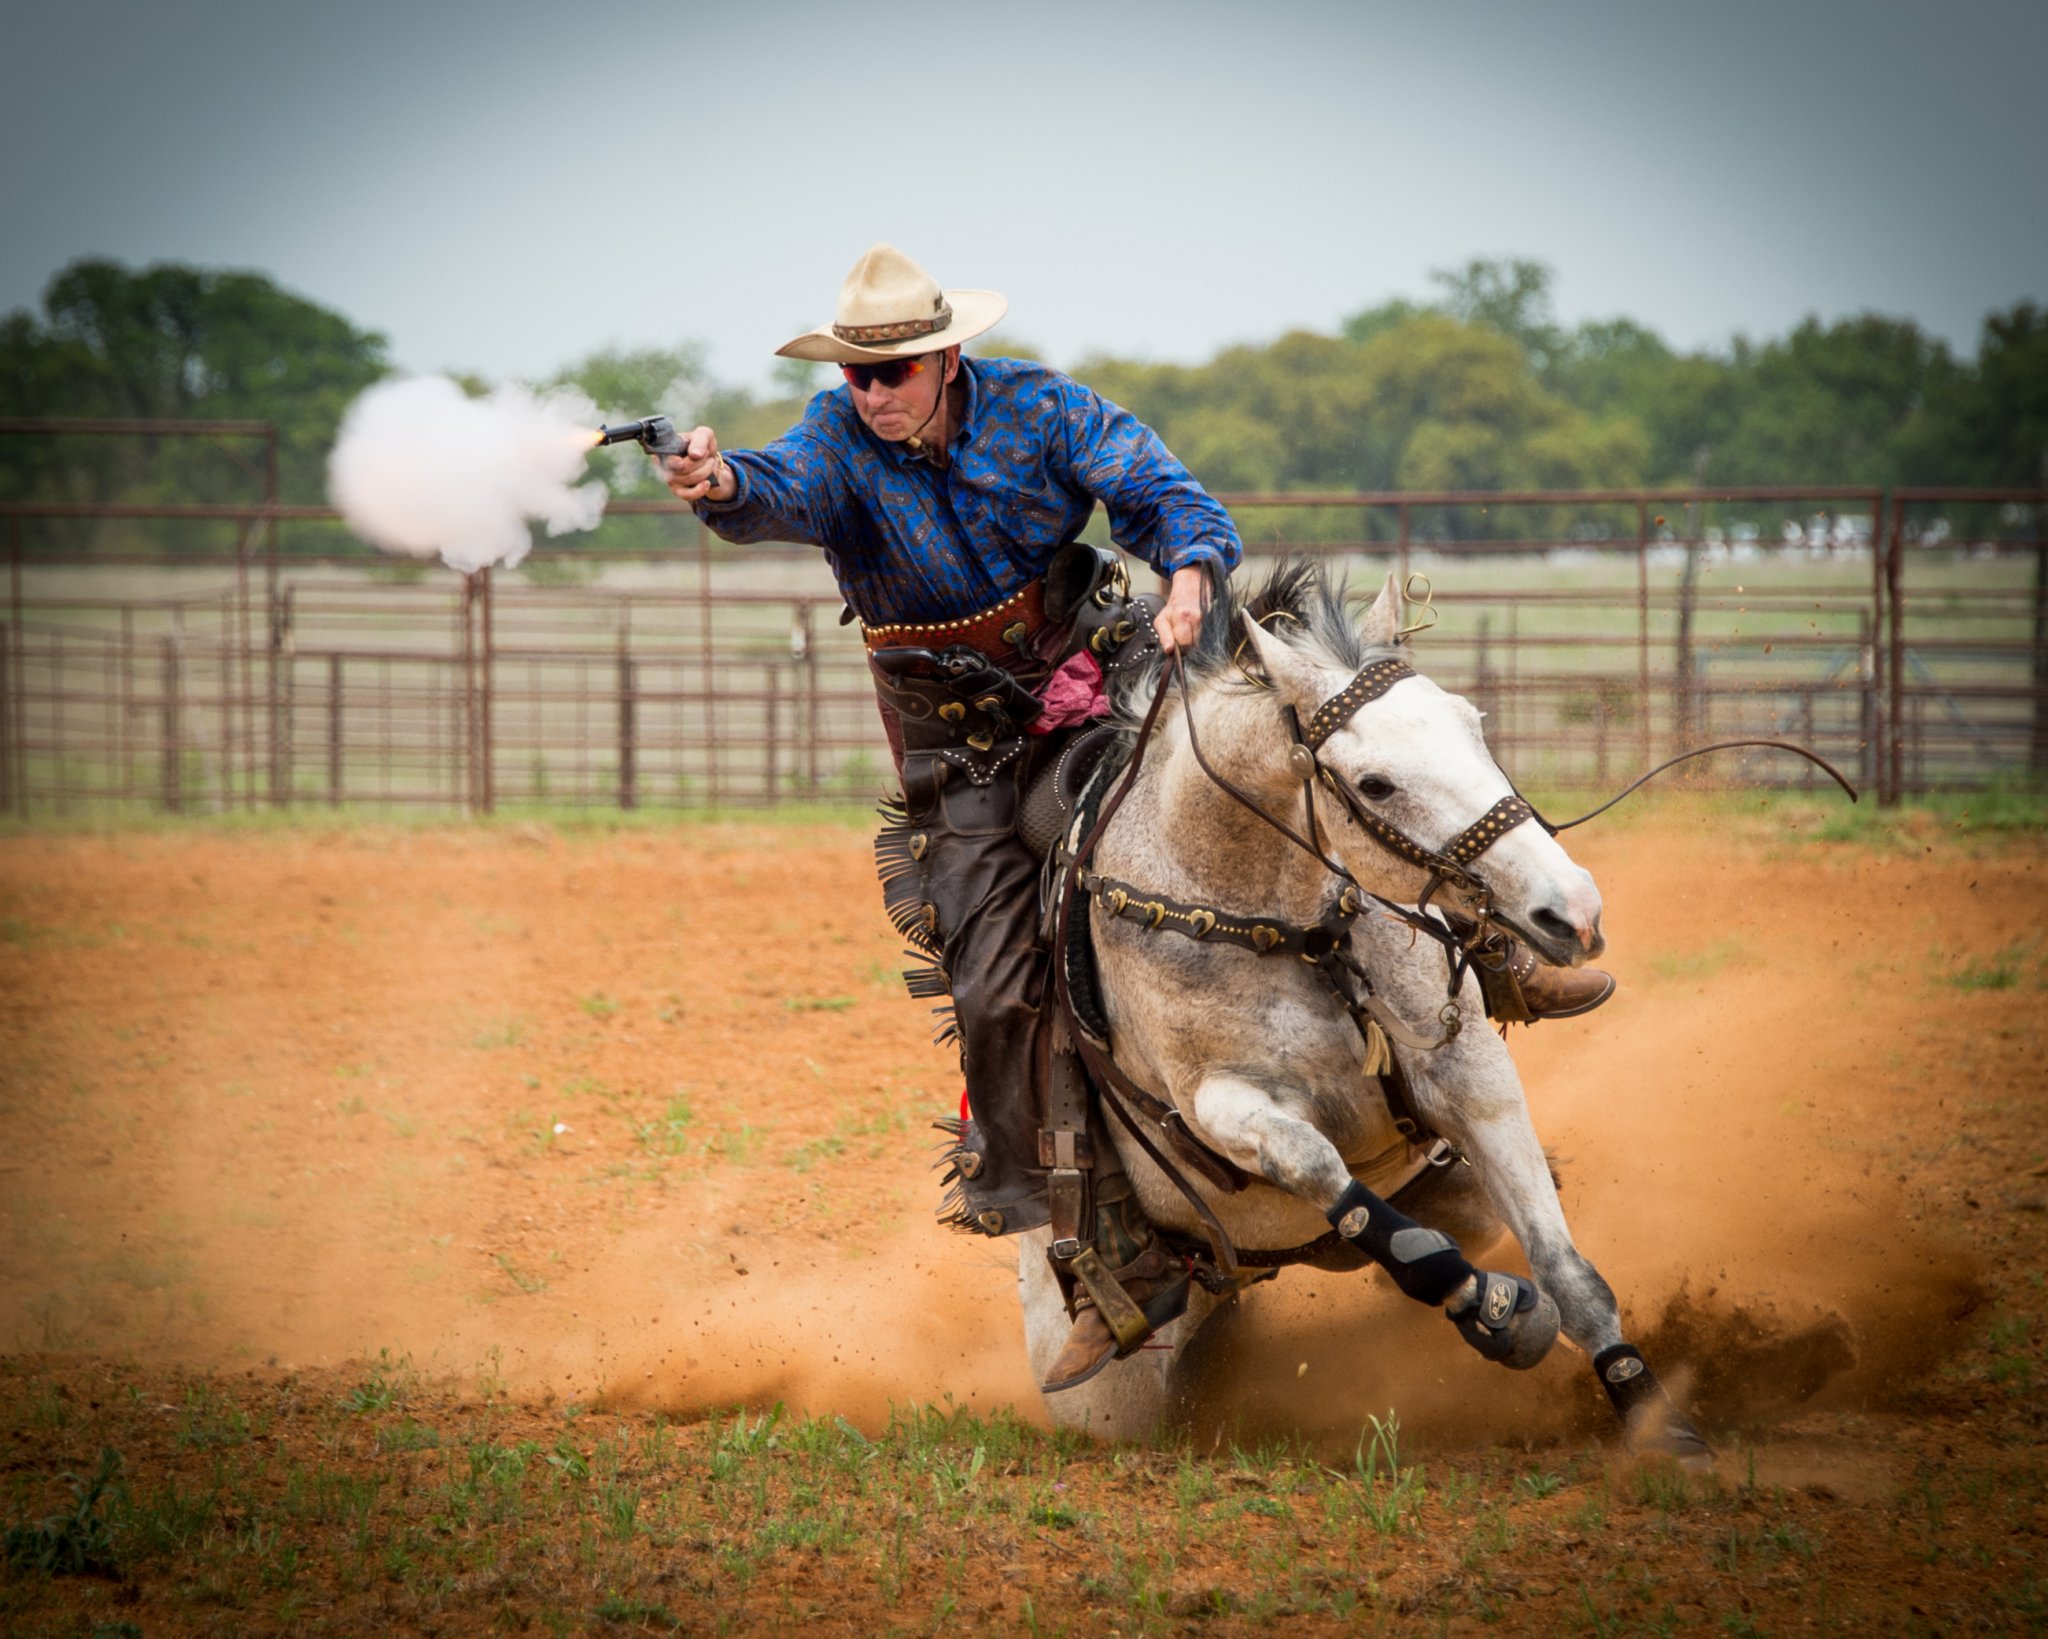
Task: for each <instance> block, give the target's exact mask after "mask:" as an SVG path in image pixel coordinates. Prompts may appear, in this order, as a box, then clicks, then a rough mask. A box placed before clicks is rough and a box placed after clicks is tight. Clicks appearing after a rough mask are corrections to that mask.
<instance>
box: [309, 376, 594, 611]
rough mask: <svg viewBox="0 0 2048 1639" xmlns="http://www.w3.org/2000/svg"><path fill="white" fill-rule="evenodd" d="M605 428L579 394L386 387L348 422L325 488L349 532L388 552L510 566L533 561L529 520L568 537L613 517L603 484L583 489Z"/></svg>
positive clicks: (429, 382)
mask: <svg viewBox="0 0 2048 1639" xmlns="http://www.w3.org/2000/svg"><path fill="white" fill-rule="evenodd" d="M598 421H599V417H598V413H597V407H596V405H594V404H592V403H591V401H590V400H589V399H588V398H587V397H586V396H584V395H583V394H582V393H580V392H578V391H577V390H576V389H575V388H573V387H553V388H549V389H548V390H547V391H545V392H540V393H536V392H534V391H533V390H532V389H531V388H527V387H520V386H516V385H514V386H505V387H499V388H497V389H495V390H494V391H493V392H492V393H491V394H490V396H489V397H487V398H471V397H469V395H468V394H466V393H464V392H463V390H462V389H461V388H460V387H459V386H457V385H456V384H455V383H454V382H452V381H450V380H448V378H447V377H445V376H418V377H415V378H413V379H411V380H408V381H387V382H383V383H381V384H380V385H378V386H375V387H372V388H371V389H370V390H369V391H368V392H366V393H364V394H363V395H362V396H361V397H360V398H358V399H357V400H356V401H355V403H353V404H352V405H350V406H349V410H348V414H347V415H346V416H345V417H343V419H342V423H341V435H340V437H339V438H338V439H337V440H336V441H335V445H334V454H333V455H332V456H331V457H329V459H328V463H327V491H328V494H329V495H330V496H331V497H332V498H333V501H334V504H335V506H336V507H337V508H339V509H340V512H341V515H342V517H343V518H344V519H345V520H346V521H347V523H348V526H349V528H351V529H352V530H354V531H355V532H356V533H357V534H358V535H360V536H361V537H362V538H363V539H364V540H366V541H368V542H370V543H371V544H372V545H374V546H379V547H382V548H383V549H384V550H385V551H387V552H400V553H404V554H405V555H407V556H409V557H415V558H431V557H433V556H434V555H435V554H436V553H439V554H440V557H441V561H442V562H443V563H446V564H447V565H448V566H449V567H450V568H451V569H460V570H462V571H463V572H464V573H465V574H467V573H470V572H472V571H474V570H478V569H482V568H484V567H486V566H487V565H493V564H501V565H503V566H504V567H506V568H508V569H509V568H511V567H512V566H513V565H515V564H517V563H518V562H519V560H520V559H522V558H524V557H525V556H526V552H527V548H528V546H529V545H530V544H531V539H532V538H531V536H530V534H529V533H528V529H527V525H528V522H529V521H530V520H538V521H539V522H540V523H541V524H543V525H544V526H545V527H546V529H547V532H548V533H549V534H550V535H563V534H567V533H569V532H570V531H572V530H579V529H591V528H594V527H595V526H596V524H597V521H598V519H599V518H600V517H602V516H603V515H604V503H605V498H606V492H605V488H604V486H603V485H602V484H598V483H586V484H579V483H577V482H576V480H578V479H579V478H582V477H583V476H584V474H585V471H586V468H585V466H584V458H585V457H586V456H587V455H588V454H589V453H590V449H591V446H592V444H593V442H594V441H595V439H596V436H597V428H598Z"/></svg>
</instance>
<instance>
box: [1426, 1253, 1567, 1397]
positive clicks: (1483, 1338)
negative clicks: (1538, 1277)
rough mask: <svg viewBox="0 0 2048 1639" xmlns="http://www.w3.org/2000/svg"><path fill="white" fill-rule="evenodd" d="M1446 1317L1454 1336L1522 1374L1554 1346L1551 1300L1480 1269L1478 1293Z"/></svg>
mask: <svg viewBox="0 0 2048 1639" xmlns="http://www.w3.org/2000/svg"><path fill="white" fill-rule="evenodd" d="M1445 1313H1447V1314H1449V1315H1450V1318H1451V1324H1452V1325H1454V1326H1456V1327H1457V1328H1458V1335H1459V1336H1460V1337H1462V1338H1463V1339H1464V1340H1465V1341H1466V1342H1467V1343H1469V1344H1471V1345H1472V1347H1473V1348H1475V1349H1477V1350H1478V1351H1479V1352H1480V1353H1481V1354H1482V1355H1484V1356H1485V1357H1486V1358H1487V1359H1488V1360H1491V1361H1494V1362H1496V1363H1497V1364H1499V1365H1502V1366H1506V1367H1507V1368H1508V1369H1509V1370H1510V1371H1518V1372H1525V1371H1527V1370H1528V1369H1529V1368H1530V1367H1531V1366H1533V1365H1535V1364H1536V1363H1537V1362H1538V1361H1540V1360H1542V1358H1543V1357H1544V1356H1545V1355H1547V1354H1549V1353H1550V1346H1551V1345H1552V1344H1553V1343H1555V1342H1556V1341H1557V1328H1558V1313H1557V1303H1556V1300H1555V1299H1553V1298H1552V1297H1551V1295H1550V1294H1549V1293H1548V1292H1539V1291H1538V1290H1537V1289H1536V1288H1535V1286H1533V1285H1532V1284H1531V1283H1530V1282H1528V1281H1525V1280H1523V1279H1522V1277H1521V1276H1519V1275H1499V1274H1495V1273H1493V1272H1492V1271H1491V1270H1482V1271H1481V1272H1480V1275H1479V1291H1478V1294H1477V1295H1476V1296H1475V1297H1474V1298H1473V1299H1472V1301H1471V1302H1470V1303H1468V1304H1466V1305H1465V1307H1464V1308H1462V1309H1459V1310H1456V1311H1451V1310H1446V1311H1445Z"/></svg>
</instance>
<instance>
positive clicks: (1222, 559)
mask: <svg viewBox="0 0 2048 1639" xmlns="http://www.w3.org/2000/svg"><path fill="white" fill-rule="evenodd" d="M960 366H961V372H960V373H961V376H962V379H964V380H965V381H966V383H967V408H966V413H965V414H964V415H963V417H962V418H961V425H960V429H959V436H957V437H956V438H955V440H954V442H953V446H952V451H951V454H952V461H951V463H950V464H949V465H948V466H947V467H945V468H943V469H941V468H939V467H936V466H934V465H933V464H932V463H931V462H929V461H927V460H925V459H923V458H922V457H920V456H917V455H913V454H912V453H911V452H910V451H909V450H907V449H905V448H904V447H903V445H901V444H892V443H889V442H887V441H886V440H884V439H880V438H877V437H876V436H875V435H874V434H873V433H872V432H870V431H869V430H868V429H867V427H866V426H865V425H863V423H862V422H861V419H860V417H859V415H858V414H856V413H855V411H854V407H853V400H852V395H851V393H850V391H849V390H848V389H847V388H846V387H844V386H841V387H836V388H834V389H832V390H831V391H829V392H823V393H820V394H818V396H817V397H816V398H814V399H812V400H811V403H810V407H809V408H808V409H807V410H806V411H805V412H804V418H803V420H802V421H800V422H798V423H797V425H796V426H794V427H792V428H790V430H789V431H788V432H786V433H784V434H783V435H782V436H781V437H780V438H778V439H776V440H775V441H774V442H773V443H771V444H769V445H768V446H767V448H765V449H759V450H736V451H733V452H730V453H729V454H728V456H727V461H728V464H729V465H730V466H731V468H732V470H733V476H734V480H735V481H736V482H737V484H738V485H739V489H738V492H737V493H736V494H735V495H734V496H733V498H732V499H731V500H730V501H723V502H719V501H699V502H698V503H697V516H698V517H700V518H702V519H703V520H704V521H705V522H706V523H707V524H709V525H710V526H711V528H712V529H713V530H715V531H717V533H718V534H720V535H721V536H723V537H724V538H725V539H726V540H728V541H736V542H741V543H750V542H754V541H801V542H805V543H807V544H809V545H811V546H817V547H822V548H823V549H824V552H825V556H826V558H827V560H828V561H829V562H830V563H831V565H832V572H833V574H834V575H835V576H837V577H838V580H839V589H840V592H841V593H842V595H844V597H845V599H846V601H847V602H848V603H849V604H851V605H852V607H853V611H854V613H855V614H857V615H859V616H860V617H861V619H862V620H864V621H865V622H867V623H868V624H869V625H870V626H875V625H887V624H893V623H895V622H898V621H916V622H923V621H934V620H954V619H958V618H959V617H960V616H963V615H970V614H973V613H975V612H976V611H978V610H982V609H986V608H989V607H991V606H992V605H994V604H997V603H1000V602H1002V600H1003V599H1004V598H1006V597H1008V596H1009V595H1010V594H1011V593H1012V592H1015V591H1017V590H1019V589H1020V588H1021V587H1023V586H1025V585H1027V584H1029V583H1030V582H1031V581H1033V580H1036V579H1037V578H1038V577H1039V576H1040V575H1042V574H1044V573H1045V567H1046V565H1047V563H1049V562H1050V561H1051V559H1052V556H1053V554H1054V553H1055V552H1057V551H1058V550H1059V549H1060V547H1062V546H1063V545H1065V544H1066V543H1067V542H1068V541H1071V540H1074V539H1075V538H1077V537H1078V536H1079V534H1080V532H1081V530H1082V529H1083V527H1084V526H1085V525H1086V524H1087V522H1088V517H1089V514H1090V513H1091V512H1092V511H1093V510H1094V507H1095V503H1096V502H1097V501H1098V500H1099V501H1101V502H1102V504H1103V505H1104V506H1105V507H1107V508H1108V509H1109V530H1110V538H1111V539H1112V540H1113V541H1115V542H1116V544H1117V545H1118V546H1121V547H1123V548H1124V549H1125V550H1127V551H1130V552H1133V553H1135V554H1136V555H1137V556H1139V557H1141V558H1143V559H1144V560H1145V561H1146V562H1147V563H1149V564H1151V565H1152V567H1153V568H1155V569H1157V570H1158V571H1159V572H1160V573H1161V574H1162V575H1170V574H1172V573H1173V571H1174V570H1176V569H1181V568H1185V567H1186V566H1188V565H1189V564H1196V563H1214V564H1215V565H1216V566H1217V568H1218V569H1219V570H1220V571H1221V572H1223V573H1225V574H1227V573H1229V571H1230V570H1232V569H1234V568H1236V566H1237V562H1238V559H1239V557H1240V556H1241V555H1242V551H1243V549H1242V547H1241V545H1240V544H1239V541H1238V538H1237V530H1236V528H1235V527H1234V526H1233V525H1232V523H1231V521H1230V514H1229V513H1227V512H1225V511H1224V510H1223V508H1222V507H1221V506H1220V505H1219V504H1218V503H1217V502H1216V501H1215V499H1214V498H1213V497H1211V496H1210V495H1209V493H1208V492H1207V491H1206V490H1204V489H1203V488H1202V486H1201V485H1200V484H1198V483H1196V482H1195V480H1194V476H1193V475H1192V474H1191V473H1190V472H1189V471H1188V469H1187V468H1186V467H1184V466H1182V465H1181V464H1180V462H1179V461H1177V460H1175V459H1174V457H1173V456H1172V455H1171V454H1170V453H1169V452H1168V450H1167V448H1166V446H1165V445H1164V444H1163V443H1161V442H1160V440H1159V435H1158V434H1157V433H1155V432H1153V431H1152V429H1151V428H1149V427H1147V426H1146V425H1145V424H1144V423H1143V422H1141V421H1139V420H1138V418H1137V417H1136V416H1134V415H1132V414H1131V413H1130V412H1129V411H1128V410H1124V409H1120V408H1118V406H1116V405H1114V404H1112V403H1110V402H1109V401H1108V400H1107V399H1105V398H1103V397H1101V396H1100V395H1099V394H1097V393H1095V392H1094V391H1092V390H1091V389H1089V388H1087V387H1084V386H1082V385H1081V383H1079V382H1078V381H1075V380H1073V379H1072V378H1071V377H1068V376H1064V375H1061V374H1060V372H1059V371H1057V370H1052V369H1048V368H1047V367H1046V366H1045V365H1042V364H1033V363H1030V362H1028V361H1026V360H1023V359H972V360H969V359H965V358H963V359H962V360H961V361H960Z"/></svg>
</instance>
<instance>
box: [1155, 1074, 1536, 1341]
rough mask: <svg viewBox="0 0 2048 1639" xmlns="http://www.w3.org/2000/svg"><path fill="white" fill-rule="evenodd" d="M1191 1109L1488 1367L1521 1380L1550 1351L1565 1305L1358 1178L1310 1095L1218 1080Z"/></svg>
mask: <svg viewBox="0 0 2048 1639" xmlns="http://www.w3.org/2000/svg"><path fill="white" fill-rule="evenodd" d="M1189 1103H1190V1104H1191V1105H1192V1109H1193V1115H1194V1119H1195V1122H1196V1124H1197V1125H1198V1126H1199V1127H1200V1128H1201V1129H1202V1131H1203V1133H1204V1134H1205V1135H1206V1136H1207V1137H1208V1138H1209V1140H1210V1142H1211V1143H1213V1144H1215V1145H1216V1147H1217V1148H1218V1149H1220V1150H1222V1151H1223V1153H1224V1154H1226V1155H1228V1156H1229V1157H1230V1159H1231V1160H1233V1161H1235V1162H1236V1163H1237V1164H1238V1165H1239V1166H1241V1167H1243V1168H1244V1169H1245V1170H1246V1171H1247V1172H1252V1173H1255V1174H1257V1175H1258V1176H1259V1177H1262V1178H1264V1179H1265V1180H1266V1181H1267V1182H1268V1183H1270V1184H1272V1185H1273V1186H1275V1187H1276V1188H1278V1189H1282V1190H1285V1191H1286V1192H1287V1193H1288V1194H1290V1195H1296V1196H1299V1197H1301V1198H1302V1199H1303V1200H1307V1201H1312V1202H1314V1203H1315V1204H1316V1205H1317V1206H1318V1207H1320V1208H1321V1209H1322V1212H1323V1216H1324V1217H1325V1218H1326V1219H1328V1220H1329V1223H1330V1226H1331V1227H1332V1228H1333V1229H1335V1230H1336V1231H1337V1233H1338V1234H1339V1235H1341V1236H1343V1237H1344V1239H1345V1240H1347V1241H1349V1242H1350V1243H1351V1244H1352V1245H1353V1246H1354V1247H1356V1248H1357V1249H1358V1250H1359V1251H1360V1252H1362V1253H1364V1254H1365V1255H1366V1256H1367V1257H1369V1258H1371V1259H1372V1261H1373V1262H1375V1263H1377V1264H1379V1265H1380V1266H1381V1267H1382V1268H1383V1269H1385V1270H1386V1271H1387V1273H1388V1274H1389V1275H1391V1276H1392V1277H1393V1279H1394V1284H1395V1285H1396V1286H1398V1287H1399V1288H1400V1289H1401V1291H1402V1292H1403V1293H1404V1294H1405V1295H1406V1296H1408V1297H1411V1298H1413V1299H1415V1300H1416V1301H1417V1302H1418V1303H1427V1304H1430V1305H1432V1306H1436V1307H1441V1308H1442V1309H1443V1311H1444V1313H1445V1314H1446V1315H1448V1316H1449V1317H1450V1319H1451V1321H1452V1323H1453V1324H1454V1325H1456V1327H1457V1329H1458V1334H1459V1335H1460V1336H1461V1337H1463V1338H1464V1339H1465V1341H1466V1342H1467V1343H1469V1344H1471V1345H1472V1347H1473V1348H1475V1349H1477V1350H1478V1351H1479V1353H1480V1354H1482V1355H1484V1356H1485V1357H1486V1358H1487V1359H1488V1360H1493V1361H1497V1362H1499V1363H1500V1364H1501V1365H1504V1366H1511V1367H1513V1368H1515V1369H1516V1370H1518V1371H1519V1370H1526V1369H1527V1368H1528V1367H1530V1366H1533V1365H1535V1364H1536V1363H1537V1361H1539V1360H1541V1359H1542V1358H1543V1357H1544V1355H1546V1354H1547V1353H1549V1352H1550V1346H1551V1344H1552V1343H1554V1342H1555V1341H1556V1340H1557V1329H1558V1312H1557V1305H1556V1304H1555V1303H1553V1302H1552V1301H1551V1300H1550V1298H1549V1297H1548V1296H1547V1295H1545V1294H1544V1293H1542V1292H1540V1291H1539V1290H1538V1289H1537V1288H1536V1287H1534V1286H1532V1285H1531V1284H1530V1283H1529V1282H1528V1281H1525V1280H1523V1279H1522V1278H1521V1277H1520V1276H1518V1275H1504V1274H1498V1273H1495V1272H1493V1271H1490V1270H1483V1269H1475V1268H1473V1267H1472V1265H1471V1264H1470V1263H1468V1262H1466V1261H1465V1255H1464V1253H1462V1252H1461V1251H1459V1250H1458V1245H1457V1243H1456V1242H1455V1241H1453V1240H1452V1239H1451V1238H1450V1236H1448V1235H1446V1234H1445V1233H1444V1232H1443V1231H1442V1230H1439V1229H1429V1228H1425V1227H1424V1226H1423V1225H1421V1224H1419V1223H1417V1222H1416V1221H1415V1220H1414V1219H1413V1218H1410V1217H1409V1216H1408V1215H1407V1214H1406V1213H1404V1212H1402V1211H1401V1210H1400V1209H1399V1208H1397V1207H1394V1206H1392V1205H1390V1204H1389V1203H1388V1202H1386V1201H1383V1200H1382V1199H1380V1197H1379V1196H1377V1195H1375V1194H1374V1193H1373V1192H1372V1191H1371V1190H1369V1189H1367V1188H1366V1187H1365V1186H1364V1185H1363V1184H1361V1183H1359V1182H1358V1181H1357V1180H1356V1179H1354V1178H1353V1177H1352V1176H1351V1169H1350V1168H1349V1167H1348V1166H1346V1165H1345V1163H1344V1158H1343V1156H1342V1155H1340V1154H1339V1153H1338V1151H1337V1147H1336V1145H1334V1144H1332V1143H1331V1142H1330V1140H1329V1139H1328V1137H1326V1136H1325V1135H1324V1133H1323V1132H1322V1130H1321V1129H1320V1128H1318V1127H1317V1126H1315V1125H1314V1123H1313V1122H1311V1121H1309V1120H1308V1119H1307V1116H1306V1113H1305V1112H1306V1111H1307V1110H1308V1108H1309V1107H1310V1101H1309V1099H1308V1097H1307V1095H1306V1094H1302V1093H1295V1092H1290V1091H1277V1092H1276V1091H1273V1090H1269V1089H1267V1088H1264V1087H1260V1086H1257V1085H1255V1084H1254V1083H1252V1082H1250V1081H1246V1080H1243V1079H1241V1078H1238V1077H1233V1076H1211V1077H1209V1078H1207V1079H1205V1080H1204V1081H1203V1082H1202V1084H1201V1086H1200V1087H1199V1088H1197V1089H1196V1091H1195V1094H1194V1097H1193V1099H1192V1100H1190V1101H1189ZM1183 1107H1184V1108H1185V1107H1187V1106H1183Z"/></svg>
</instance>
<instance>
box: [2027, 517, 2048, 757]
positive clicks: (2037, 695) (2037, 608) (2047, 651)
mask: <svg viewBox="0 0 2048 1639" xmlns="http://www.w3.org/2000/svg"><path fill="white" fill-rule="evenodd" d="M2027 769H2028V772H2030V773H2031V774H2032V775H2033V776H2034V778H2035V779H2040V778H2041V777H2042V776H2043V775H2044V774H2048V502H2036V503H2035V505H2034V734H2033V739H2032V740H2031V742H2030V743H2029V744H2028V747H2027Z"/></svg>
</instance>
